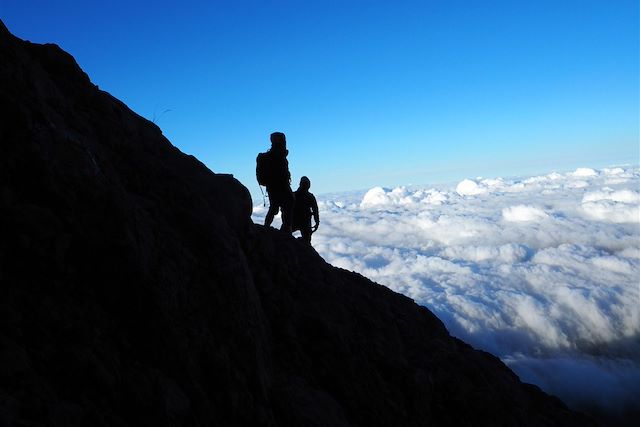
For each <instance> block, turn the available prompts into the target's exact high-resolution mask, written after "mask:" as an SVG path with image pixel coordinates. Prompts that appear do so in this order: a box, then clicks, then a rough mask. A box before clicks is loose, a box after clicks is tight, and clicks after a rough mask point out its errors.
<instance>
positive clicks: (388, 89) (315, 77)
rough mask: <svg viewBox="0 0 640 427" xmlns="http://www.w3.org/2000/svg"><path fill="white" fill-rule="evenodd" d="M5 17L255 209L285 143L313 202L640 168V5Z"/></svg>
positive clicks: (113, 5) (355, 5)
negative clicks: (275, 145)
mask: <svg viewBox="0 0 640 427" xmlns="http://www.w3.org/2000/svg"><path fill="white" fill-rule="evenodd" d="M0 18H2V20H3V21H4V22H5V24H6V25H7V27H8V28H9V29H10V30H11V31H12V32H13V33H14V34H16V35H17V36H19V37H21V38H24V39H28V40H31V41H34V42H40V43H43V42H53V43H57V44H59V45H60V46H61V47H62V48H64V49H65V50H67V51H68V52H70V53H71V54H72V55H74V57H75V58H76V60H77V61H78V63H79V64H80V66H81V67H82V68H83V69H84V70H85V71H86V72H87V73H88V74H89V76H90V77H91V79H92V80H93V82H94V83H96V84H97V85H99V86H100V88H101V89H103V90H106V91H108V92H110V93H111V94H113V95H114V96H116V97H118V98H120V99H121V100H123V101H124V102H125V103H126V104H127V105H129V106H130V107H131V108H132V109H133V110H134V111H136V112H137V113H139V114H141V115H142V116H144V117H146V118H148V119H153V120H155V122H156V123H157V124H158V125H159V126H160V127H161V128H162V130H163V132H164V134H165V135H166V136H167V137H168V138H169V139H170V140H171V141H172V142H173V144H175V145H176V146H178V147H179V148H180V149H182V150H183V151H185V152H187V153H189V154H194V155H195V156H197V157H198V158H199V159H201V160H202V161H203V162H204V163H205V164H206V165H207V166H209V167H210V168H211V169H212V170H213V171H214V172H222V173H233V174H234V175H235V176H236V177H237V178H238V179H240V180H241V181H242V182H243V183H244V184H245V185H246V186H247V187H248V188H249V189H250V191H251V192H252V194H253V195H254V198H256V197H255V196H257V195H259V190H258V186H257V183H256V182H255V156H256V154H257V153H258V152H259V151H264V150H266V149H267V148H268V145H269V143H268V136H269V133H271V132H272V131H275V130H279V131H283V132H285V133H286V134H287V138H288V143H289V149H290V157H289V161H290V167H291V172H292V175H293V177H294V181H295V182H294V189H295V187H296V186H297V181H298V180H299V178H300V176H302V175H308V176H309V177H310V178H311V180H312V191H314V192H316V193H323V192H333V191H341V190H352V189H366V188H369V187H372V186H376V185H383V186H394V185H399V184H429V183H436V182H442V181H455V180H459V179H462V178H465V177H475V176H478V175H482V176H513V175H519V174H529V173H536V172H549V171H550V170H567V169H571V168H575V167H577V166H590V167H601V166H607V165H613V164H619V163H626V164H638V161H639V150H640V149H639V135H638V132H639V129H638V127H639V106H638V104H639V93H640V91H639V83H638V81H639V77H638V76H639V65H638V64H639V53H638V52H639V46H638V44H639V42H638V40H639V29H638V25H639V24H638V23H639V13H638V2H637V1H635V0H632V1H627V0H617V1H614V2H612V1H604V0H603V1H589V0H580V1H557V0H556V1H536V2H520V1H515V2H514V1H504V2H503V1H492V2H486V1H455V0H453V1H444V0H443V1H393V2H390V1H380V2H379V1H322V0H319V1H302V0H301V1H242V0H239V1H233V2H231V1H229V2H221V1H220V2H218V1H192V0H183V1H181V2H166V3H165V2H161V1H154V2H146V1H138V2H134V1H131V0H129V1H120V0H113V1H110V2H92V1H86V0H85V1H69V0H61V1H56V2H52V1H50V0H47V1H41V0H35V1H29V2H26V1H24V0H0ZM166 110H169V111H166Z"/></svg>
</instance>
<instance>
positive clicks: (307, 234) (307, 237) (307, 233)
mask: <svg viewBox="0 0 640 427" xmlns="http://www.w3.org/2000/svg"><path fill="white" fill-rule="evenodd" d="M300 233H302V241H303V242H306V243H307V244H309V245H310V244H311V227H301V228H300Z"/></svg>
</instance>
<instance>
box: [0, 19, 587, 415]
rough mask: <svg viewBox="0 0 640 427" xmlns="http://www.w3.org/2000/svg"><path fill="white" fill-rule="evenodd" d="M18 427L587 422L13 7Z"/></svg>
mask: <svg viewBox="0 0 640 427" xmlns="http://www.w3.org/2000/svg"><path fill="white" fill-rule="evenodd" d="M0 111H1V113H2V120H1V121H0V233H1V236H2V239H1V240H0V283H1V286H0V292H1V296H0V425H10V426H13V425H95V426H99V425H105V426H114V425H154V426H158V425H332V426H340V425H345V426H346V425H362V426H364V425H481V424H491V425H585V424H589V423H590V422H591V421H590V420H589V419H586V418H585V417H584V416H582V415H580V414H576V413H573V412H571V411H569V410H568V409H567V408H566V407H565V406H564V404H563V403H562V402H560V401H559V400H558V399H556V398H553V397H550V396H548V395H546V394H544V393H543V392H541V391H540V390H539V389H537V388H536V387H534V386H531V385H526V384H522V383H521V382H520V381H519V380H518V378H517V377H516V376H515V375H514V374H513V373H512V372H511V371H510V370H509V369H508V368H507V367H506V366H504V365H503V364H502V363H501V362H500V361H499V360H498V359H497V358H495V357H493V356H491V355H490V354H487V353H484V352H480V351H476V350H473V349H472V348H470V347H469V346H468V345H466V344H464V343H463V342H461V341H459V340H457V339H455V338H452V337H451V336H449V334H448V332H447V331H446V329H445V328H444V326H443V325H442V323H441V322H440V321H439V320H438V319H437V318H436V317H435V316H434V315H433V314H432V313H431V312H429V311H428V310H427V309H426V308H424V307H420V306H418V305H416V304H415V303H413V302H412V301H411V300H410V299H408V298H406V297H404V296H401V295H399V294H396V293H394V292H392V291H390V290H388V289H387V288H385V287H383V286H380V285H377V284H375V283H372V282H371V281H369V280H367V279H365V278H364V277H361V276H359V275H357V274H355V273H351V272H347V271H344V270H340V269H337V268H334V267H332V266H330V265H328V264H327V263H325V262H324V261H323V260H322V259H321V258H320V257H319V256H318V254H317V253H316V252H315V251H314V250H313V249H311V248H308V247H306V246H305V245H303V244H301V243H299V242H297V241H296V240H295V239H293V238H292V237H291V236H287V235H285V234H282V233H280V232H278V231H276V230H273V229H264V228H263V227H261V226H258V225H254V224H253V223H252V222H251V219H250V214H251V199H250V196H249V193H248V191H247V190H246V188H244V187H243V186H242V185H241V184H240V183H239V182H238V181H237V180H235V179H234V178H233V177H231V176H230V175H224V174H215V173H213V172H211V171H209V170H208V169H207V168H206V167H205V166H204V165H202V164H201V163H200V162H199V161H198V160H197V159H195V158H194V157H192V156H188V155H185V154H183V153H181V152H180V151H179V150H178V149H176V148H175V147H173V146H172V145H171V144H170V143H169V141H167V140H166V139H165V138H164V137H163V136H162V133H161V131H160V129H159V128H158V127H157V126H155V125H154V124H153V123H150V122H149V121H147V120H145V119H143V118H141V117H140V116H138V115H136V114H135V113H133V112H132V111H130V110H129V109H128V108H127V107H126V106H125V105H124V104H123V103H121V102H120V101H118V100H117V99H115V98H113V97H112V96H110V95H109V94H108V93H106V92H103V91H100V90H98V88H97V87H96V86H94V85H93V84H92V83H91V82H90V80H89V78H88V77H87V75H86V74H85V73H83V72H82V71H81V70H80V68H79V67H78V66H77V64H76V63H75V60H74V59H73V58H72V57H71V56H70V55H69V54H67V53H65V52H64V51H62V50H61V49H60V48H59V47H57V46H55V45H37V44H31V43H29V42H25V41H22V40H19V39H17V38H16V37H14V36H12V35H11V34H10V33H9V32H8V31H7V29H6V28H5V27H4V25H3V24H2V23H1V22H0Z"/></svg>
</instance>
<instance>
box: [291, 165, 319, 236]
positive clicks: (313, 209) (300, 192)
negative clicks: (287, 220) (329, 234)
mask: <svg viewBox="0 0 640 427" xmlns="http://www.w3.org/2000/svg"><path fill="white" fill-rule="evenodd" d="M310 188H311V181H310V180H309V178H307V177H306V176H303V177H302V178H300V186H299V187H298V189H297V190H296V192H295V197H294V200H295V203H294V205H293V206H294V207H293V230H294V231H295V230H300V233H302V240H303V241H305V242H307V243H308V244H309V245H310V244H311V234H313V232H314V231H316V230H317V229H318V226H319V225H320V214H319V213H318V202H317V201H316V197H315V196H314V195H313V193H310V192H309V189H310ZM312 216H313V219H314V221H315V225H314V226H313V228H311V217H312Z"/></svg>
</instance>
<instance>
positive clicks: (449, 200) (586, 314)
mask: <svg viewBox="0 0 640 427" xmlns="http://www.w3.org/2000/svg"><path fill="white" fill-rule="evenodd" d="M639 190H640V169H638V168H621V167H616V168H607V169H602V170H594V169H590V168H579V169H577V170H575V171H574V172H571V173H565V174H560V173H555V172H553V173H550V174H547V175H542V176H534V177H527V178H523V179H503V178H495V179H485V178H476V179H465V180H463V181H461V182H460V183H458V184H457V186H455V188H420V187H398V188H394V189H386V188H382V187H376V188H372V189H371V190H369V191H367V192H366V193H359V194H354V193H351V194H344V195H337V196H330V197H324V198H322V197H320V198H319V199H320V212H321V221H322V223H321V227H320V229H319V231H318V232H317V233H316V234H314V236H313V243H314V247H315V248H316V249H317V250H318V252H319V253H320V254H321V255H322V256H323V257H324V258H325V259H326V260H327V261H328V262H330V263H331V264H333V265H335V266H338V267H342V268H345V269H349V270H354V271H357V272H359V273H361V274H363V275H365V276H367V277H369V278H371V279H372V280H374V281H376V282H379V283H381V284H383V285H386V286H388V287H389V288H391V289H393V290H395V291H397V292H400V293H403V294H405V295H407V296H409V297H411V298H413V299H414V300H415V301H416V302H418V303H419V304H422V305H424V306H426V307H428V308H429V309H431V310H432V311H434V312H435V313H436V314H437V315H438V317H440V319H442V320H443V322H444V323H445V324H446V325H447V328H448V329H449V331H450V332H451V333H452V334H453V335H456V336H458V337H460V338H462V339H463V340H465V341H467V342H469V343H470V344H472V345H474V346H475V347H477V348H480V349H483V350H486V351H489V352H491V353H493V354H496V355H497V356H499V357H500V358H501V359H502V360H503V361H504V362H505V363H507V364H508V365H510V366H511V367H512V368H513V369H514V370H515V371H516V373H518V374H519V375H520V377H521V379H522V380H524V381H527V382H531V383H534V384H537V385H539V386H541V387H542V388H543V389H544V390H546V391H547V392H549V393H552V394H556V395H558V396H560V397H561V398H563V399H564V400H565V401H566V402H568V403H569V404H571V405H573V406H574V407H578V408H580V407H591V408H593V407H596V408H600V409H602V410H605V411H614V412H615V411H616V410H622V409H624V408H625V407H626V408H629V407H633V406H635V407H637V406H638V405H640V401H639V399H640V397H639V396H640V289H639V288H640V192H639ZM263 216H264V208H263V207H262V206H259V207H256V208H255V209H254V221H256V222H262V217H263Z"/></svg>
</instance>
